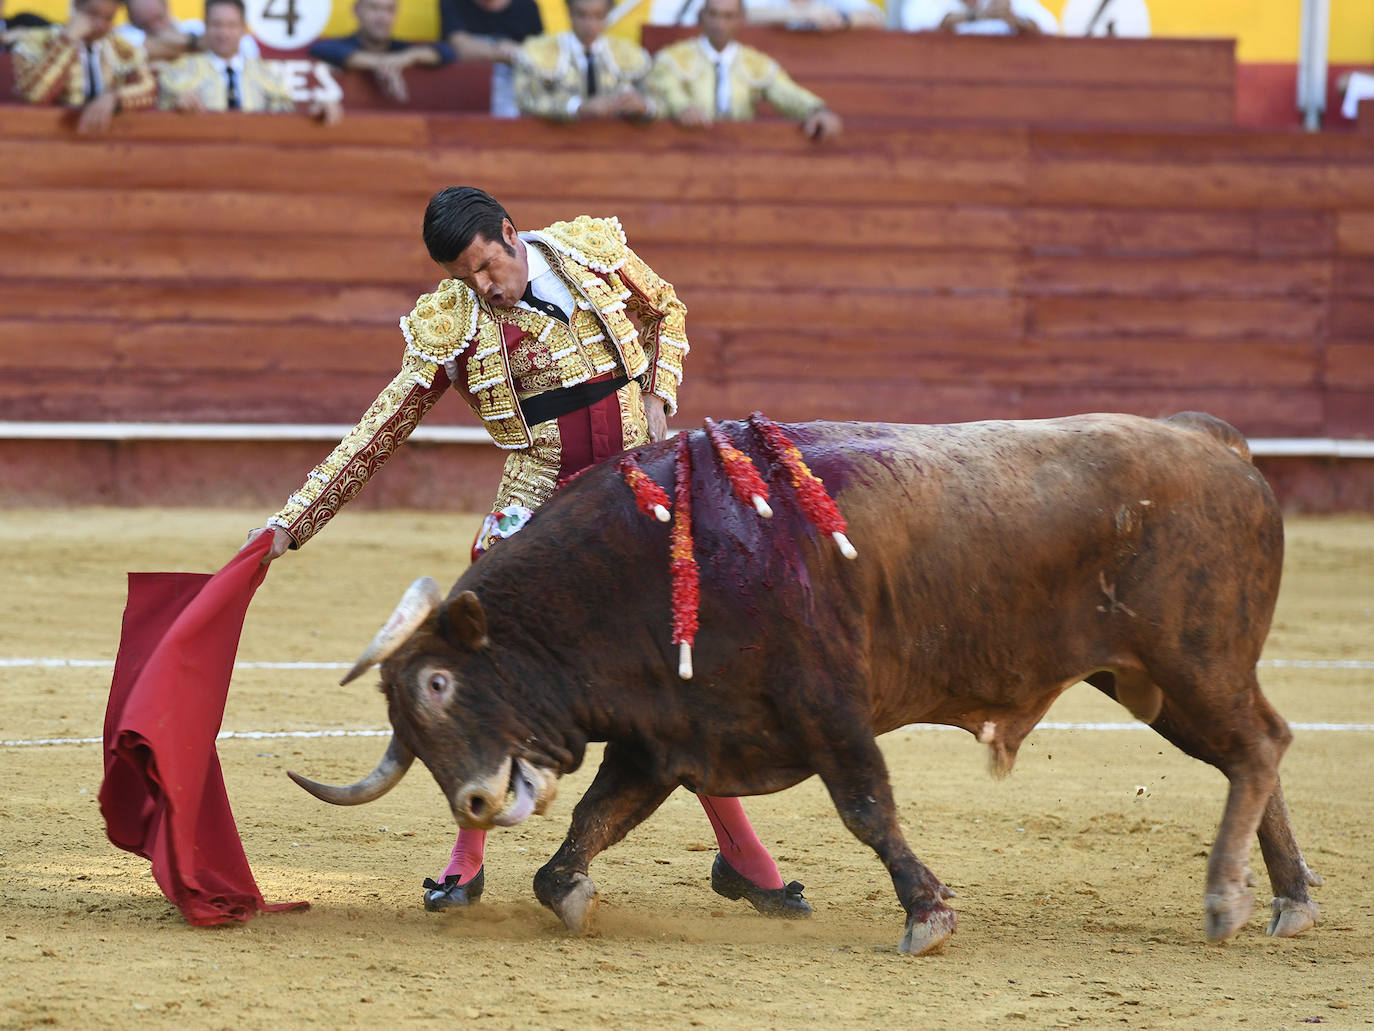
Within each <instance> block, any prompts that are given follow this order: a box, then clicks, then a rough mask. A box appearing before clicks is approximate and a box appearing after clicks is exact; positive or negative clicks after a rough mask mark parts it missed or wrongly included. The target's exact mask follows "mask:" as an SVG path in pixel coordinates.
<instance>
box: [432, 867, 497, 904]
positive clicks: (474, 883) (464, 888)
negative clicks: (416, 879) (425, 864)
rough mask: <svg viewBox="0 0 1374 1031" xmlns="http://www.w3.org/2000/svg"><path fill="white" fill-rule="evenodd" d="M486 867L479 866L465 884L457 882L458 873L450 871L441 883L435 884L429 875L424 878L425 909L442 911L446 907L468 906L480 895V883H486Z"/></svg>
mask: <svg viewBox="0 0 1374 1031" xmlns="http://www.w3.org/2000/svg"><path fill="white" fill-rule="evenodd" d="M486 870H487V868H486V867H485V866H482V867H479V868H478V870H477V874H476V875H475V876H474V877H473V878H472V880H470V881H468V882H467V883H466V884H459V883H458V875H457V874H456V873H451V874H449V875H448V876H447V877H445V878H444V883H443V884H436V883H434V880H433V879H432V878H430V877H426V878H425V883H424V888H425V909H427V910H429V911H430V912H431V913H442V912H443V911H444V910H446V909H460V908H462V907H463V906H470V905H472V904H473V903H474V902H476V901H477V900H478V899H480V898H481V897H482V885H483V884H485V883H486V877H485V876H484V875H485V874H486Z"/></svg>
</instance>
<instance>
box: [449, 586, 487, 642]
mask: <svg viewBox="0 0 1374 1031" xmlns="http://www.w3.org/2000/svg"><path fill="white" fill-rule="evenodd" d="M444 616H445V618H444V637H446V638H447V639H448V642H449V644H451V645H453V646H454V647H455V648H467V649H469V650H470V651H480V650H481V649H483V648H485V647H486V646H487V645H488V644H489V643H490V640H489V638H488V637H487V614H486V613H485V612H483V611H482V603H481V602H480V601H478V600H477V595H475V594H473V593H472V592H471V591H464V592H463V593H462V594H460V595H458V596H457V597H456V598H453V599H451V600H450V601H449V603H448V606H447V608H446V609H445V613H444Z"/></svg>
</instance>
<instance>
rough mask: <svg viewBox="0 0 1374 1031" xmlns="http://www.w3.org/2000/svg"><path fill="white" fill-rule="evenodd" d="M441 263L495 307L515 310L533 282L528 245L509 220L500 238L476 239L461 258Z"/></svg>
mask: <svg viewBox="0 0 1374 1031" xmlns="http://www.w3.org/2000/svg"><path fill="white" fill-rule="evenodd" d="M439 264H440V266H441V267H442V268H443V270H444V271H445V272H447V273H448V274H449V275H450V276H451V277H453V278H454V279H457V280H460V281H461V282H462V283H463V284H464V285H465V286H466V287H467V288H468V289H469V290H471V291H472V292H473V293H475V294H476V295H477V296H478V297H481V298H482V299H483V300H485V301H486V302H487V303H488V304H490V305H491V306H492V307H493V308H514V307H515V302H516V301H518V300H520V298H521V296H522V295H523V294H524V292H525V286H526V284H527V283H529V280H530V265H529V259H528V258H527V257H526V256H525V245H524V243H523V242H522V241H521V239H520V237H519V236H518V235H517V234H516V232H515V226H513V225H511V223H510V219H506V220H505V221H503V222H502V223H501V239H499V240H488V239H487V238H486V237H484V236H477V237H475V238H474V239H473V241H472V243H470V244H468V245H467V247H466V248H464V249H463V251H462V252H461V253H459V255H458V257H456V258H454V259H453V260H452V261H444V262H440V263H439Z"/></svg>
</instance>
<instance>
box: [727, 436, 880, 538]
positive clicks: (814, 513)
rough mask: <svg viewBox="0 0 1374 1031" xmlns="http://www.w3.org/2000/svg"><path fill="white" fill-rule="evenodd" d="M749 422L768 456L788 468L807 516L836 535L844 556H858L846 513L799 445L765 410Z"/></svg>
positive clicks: (829, 532) (820, 528)
mask: <svg viewBox="0 0 1374 1031" xmlns="http://www.w3.org/2000/svg"><path fill="white" fill-rule="evenodd" d="M749 424H750V425H751V426H753V427H754V430H755V431H756V432H757V433H758V435H759V437H760V439H761V440H762V441H763V446H764V448H765V450H767V452H768V457H769V458H771V459H772V460H773V461H774V462H777V463H778V464H779V465H781V466H782V467H783V468H784V469H786V470H787V474H788V477H789V478H790V480H791V482H792V489H793V490H794V491H796V494H797V503H798V505H799V506H800V507H801V510H802V512H804V513H805V514H806V517H807V518H808V519H810V520H811V522H812V524H813V525H814V526H815V527H816V529H818V530H820V531H821V532H822V533H828V534H830V536H831V537H832V538H834V541H835V543H836V544H837V545H839V548H840V554H841V555H843V556H844V557H845V558H850V559H852V558H858V557H859V553H858V552H857V551H855V550H854V545H852V544H850V543H849V538H848V537H846V536H845V530H847V529H848V528H849V525H848V524H847V523H846V522H845V520H844V516H842V515H840V510H839V509H838V508H836V507H835V502H834V500H833V499H832V498H831V497H830V495H829V494H827V493H826V491H825V484H823V483H821V481H820V480H819V479H817V478H816V475H815V474H814V473H813V472H812V471H811V470H810V469H808V468H807V467H806V462H805V461H803V460H802V454H801V451H799V450H798V449H797V445H796V444H794V443H792V441H791V440H790V439H788V436H787V434H785V433H783V432H782V430H780V429H778V427H777V426H776V425H775V424H774V423H773V421H772V420H771V419H769V418H768V416H766V415H764V414H763V413H762V412H754V413H753V414H752V415H751V416H749Z"/></svg>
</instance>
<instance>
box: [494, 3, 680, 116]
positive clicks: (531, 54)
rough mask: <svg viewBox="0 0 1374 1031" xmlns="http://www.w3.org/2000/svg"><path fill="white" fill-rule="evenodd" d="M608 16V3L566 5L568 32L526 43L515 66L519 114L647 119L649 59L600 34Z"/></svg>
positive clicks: (639, 49)
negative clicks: (646, 88) (646, 89)
mask: <svg viewBox="0 0 1374 1031" xmlns="http://www.w3.org/2000/svg"><path fill="white" fill-rule="evenodd" d="M610 13H611V0H568V15H569V18H570V20H571V21H572V31H571V32H560V33H559V34H558V35H550V36H535V37H534V38H533V39H527V40H525V42H524V44H523V45H522V46H521V47H520V57H519V59H518V60H517V61H516V63H515V100H516V103H517V104H518V105H519V106H520V112H521V114H526V115H534V116H536V117H538V118H548V119H552V120H554V121H560V122H564V121H571V120H572V119H575V118H643V117H645V116H647V115H649V113H650V105H649V102H648V100H647V98H646V97H645V96H644V92H643V91H644V84H645V81H646V80H647V79H648V77H649V70H650V69H651V68H652V67H653V59H652V58H650V57H649V54H648V51H646V50H644V49H643V48H642V47H640V46H637V45H636V44H634V43H631V42H630V41H629V40H627V39H620V38H617V37H609V36H604V35H602V33H603V32H604V31H605V29H606V16H607V15H608V14H610Z"/></svg>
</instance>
